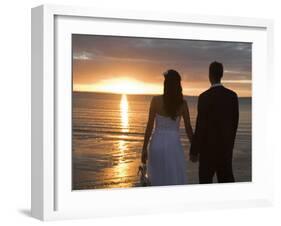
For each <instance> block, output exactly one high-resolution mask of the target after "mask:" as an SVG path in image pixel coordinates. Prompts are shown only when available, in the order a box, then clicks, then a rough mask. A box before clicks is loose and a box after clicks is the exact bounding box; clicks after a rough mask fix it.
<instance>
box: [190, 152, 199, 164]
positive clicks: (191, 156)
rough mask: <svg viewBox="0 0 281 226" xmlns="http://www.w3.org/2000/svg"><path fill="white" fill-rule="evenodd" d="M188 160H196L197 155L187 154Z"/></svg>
mask: <svg viewBox="0 0 281 226" xmlns="http://www.w3.org/2000/svg"><path fill="white" fill-rule="evenodd" d="M189 160H190V161H191V162H193V163H195V162H197V161H198V155H193V154H189Z"/></svg>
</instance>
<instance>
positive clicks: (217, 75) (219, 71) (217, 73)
mask: <svg viewBox="0 0 281 226" xmlns="http://www.w3.org/2000/svg"><path fill="white" fill-rule="evenodd" d="M209 73H210V75H211V76H212V77H213V78H214V80H215V81H220V80H221V78H222V76H223V65H222V63H219V62H217V61H214V62H212V63H211V64H210V67H209Z"/></svg>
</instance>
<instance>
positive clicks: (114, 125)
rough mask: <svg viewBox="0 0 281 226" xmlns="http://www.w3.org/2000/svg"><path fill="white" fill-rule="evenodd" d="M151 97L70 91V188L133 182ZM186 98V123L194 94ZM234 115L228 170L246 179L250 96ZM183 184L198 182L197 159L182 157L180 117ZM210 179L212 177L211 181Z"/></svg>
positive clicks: (132, 184)
mask: <svg viewBox="0 0 281 226" xmlns="http://www.w3.org/2000/svg"><path fill="white" fill-rule="evenodd" d="M151 98H152V96H148V95H122V94H102V93H86V92H74V93H73V115H72V123H73V124H72V179H73V181H72V188H73V189H74V190H77V189H94V188H120V187H135V186H140V185H139V177H138V175H137V172H138V166H139V165H140V154H141V150H142V145H143V137H144V131H145V126H146V122H147V119H148V108H149V103H150V100H151ZM185 99H186V100H187V101H188V105H189V110H190V116H191V121H192V127H193V128H194V126H195V120H196V114H197V110H196V108H197V97H185ZM239 108H240V119H239V127H238V132H237V136H236V142H235V149H234V157H233V169H234V175H235V179H236V181H237V182H246V181H251V177H252V176H251V170H252V167H251V159H252V158H251V149H252V146H251V137H252V130H251V98H239ZM180 131H181V140H182V144H183V147H184V150H185V156H186V164H187V172H186V173H187V178H188V184H196V183H198V163H195V164H194V163H192V162H190V161H189V160H188V150H189V147H190V143H189V141H188V139H187V136H186V134H185V131H184V127H183V120H182V119H181V128H180ZM214 181H216V180H214Z"/></svg>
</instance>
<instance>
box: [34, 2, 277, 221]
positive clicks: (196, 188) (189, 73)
mask: <svg viewBox="0 0 281 226" xmlns="http://www.w3.org/2000/svg"><path fill="white" fill-rule="evenodd" d="M272 30H273V23H272V21H270V20H264V19H252V18H235V17H216V16H196V15H183V14H173V13H162V14H159V13H158V14H155V13H153V12H132V11H130V12H127V11H116V10H109V9H108V10H100V9H88V8H79V7H70V6H69V7H65V6H53V5H44V6H39V7H37V8H34V9H32V216H34V217H36V218H39V219H42V220H53V219H64V218H82V217H97V216H113V215H127V214H138V213H154V212H164V211H184V210H189V209H190V210H194V209H208V208H227V207H240V206H241V207H244V206H259V205H269V204H271V203H272V200H273V194H272V190H273V184H272V178H271V177H270V176H268V175H271V173H272V163H273V161H272V154H273V153H272V152H273V151H272V150H271V149H270V148H269V144H268V142H267V139H266V136H265V135H264V134H265V133H266V132H267V126H266V120H267V117H269V114H268V108H269V106H270V101H269V100H270V95H271V91H270V90H271V85H272V79H271V78H272V76H273V75H272V71H271V69H272Z"/></svg>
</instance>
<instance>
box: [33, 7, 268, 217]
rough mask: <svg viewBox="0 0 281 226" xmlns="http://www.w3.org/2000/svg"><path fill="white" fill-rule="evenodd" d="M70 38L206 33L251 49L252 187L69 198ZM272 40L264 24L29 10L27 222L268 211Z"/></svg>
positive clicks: (192, 36) (108, 12)
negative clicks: (204, 211) (216, 210)
mask: <svg viewBox="0 0 281 226" xmlns="http://www.w3.org/2000/svg"><path fill="white" fill-rule="evenodd" d="M101 25H102V26H101ZM115 25H116V26H115ZM133 27H137V29H136V28H133ZM108 28H111V29H108ZM127 28H128V29H127ZM158 28H159V29H158ZM163 28H164V29H163ZM187 28H188V29H187ZM180 29H182V30H186V32H182V33H181V32H179V30H180ZM190 31H192V32H190ZM235 31H239V32H235ZM75 32H76V33H77V32H78V33H87V34H89V33H91V34H105V35H106V34H108V35H110V34H114V35H121V36H122V35H129V36H133V35H136V36H146V37H177V38H189V39H206V37H207V36H206V35H207V34H208V40H225V41H231V40H232V41H247V42H252V43H253V47H254V48H253V66H252V73H253V127H252V128H253V143H252V148H253V151H254V152H253V157H252V158H253V171H252V175H253V179H252V182H249V183H237V184H211V185H184V186H169V187H151V188H134V189H131V188H128V189H110V190H107V189H102V190H91V191H89V190H88V191H75V192H73V191H71V189H69V188H70V187H69V186H70V181H69V175H70V174H71V167H69V166H70V164H71V158H70V156H71V146H70V145H71V142H69V135H70V134H71V127H70V125H71V124H69V117H70V112H69V109H70V106H71V97H70V96H69V95H70V93H69V91H70V89H71V85H72V83H71V66H70V64H71V57H70V54H71V51H70V46H69V40H70V39H69V35H70V34H71V33H75ZM272 33H273V22H272V21H271V20H265V19H254V18H240V17H221V16H202V15H185V14H173V13H168V12H166V13H165V12H163V13H154V12H136V11H118V10H114V9H111V10H110V9H106V10H105V9H92V8H83V7H71V6H56V5H43V6H39V7H36V8H33V9H32V134H31V135H32V186H31V189H32V191H31V193H32V200H31V213H32V216H33V217H35V218H38V219H41V220H56V219H69V218H86V217H87V218H88V217H97V216H114V215H128V214H139V213H141V214H142V213H156V212H165V211H185V210H196V209H209V208H229V207H231V208H233V207H250V206H261V205H270V204H271V203H272V202H273V178H272V177H270V176H268V175H271V173H272V172H273V157H272V156H273V150H271V149H270V148H269V147H270V146H269V144H268V142H267V139H266V136H265V135H264V134H266V133H267V126H266V120H267V118H268V117H269V112H268V109H269V106H270V104H271V102H270V101H268V100H270V98H269V97H270V95H272V92H271V90H272V88H271V87H272V84H273V73H272V68H273V66H272V62H273V53H272V51H273V46H272V45H273V41H272V39H273V34H272ZM61 104H63V105H64V108H61V107H60V106H61ZM257 122H259V123H257ZM261 138H262V139H261ZM265 153H266V154H265ZM62 160H63V161H62ZM78 206H79V208H78Z"/></svg>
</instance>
